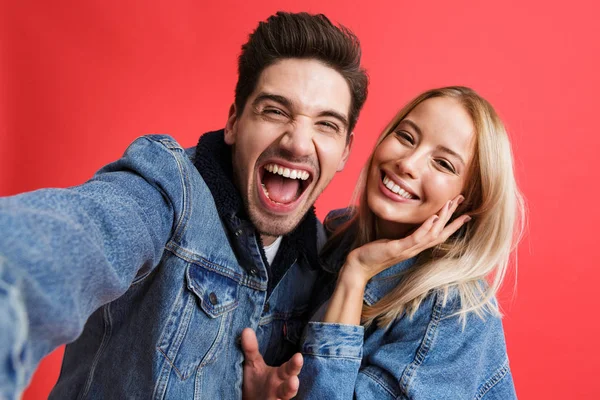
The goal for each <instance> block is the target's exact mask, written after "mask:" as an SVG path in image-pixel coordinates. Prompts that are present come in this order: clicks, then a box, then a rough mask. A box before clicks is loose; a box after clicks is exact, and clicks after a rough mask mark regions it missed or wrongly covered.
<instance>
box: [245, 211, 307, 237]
mask: <svg viewBox="0 0 600 400" xmlns="http://www.w3.org/2000/svg"><path fill="white" fill-rule="evenodd" d="M305 214H306V211H304V212H302V213H300V212H298V211H296V212H294V213H291V214H290V215H278V216H273V215H268V214H263V213H258V212H251V213H250V221H251V222H252V223H253V224H254V226H255V227H256V230H257V231H258V232H260V234H261V235H262V236H273V237H277V236H284V235H287V234H289V233H291V232H292V231H293V230H294V229H296V227H297V226H298V224H299V223H300V221H302V218H303V217H304V215H305Z"/></svg>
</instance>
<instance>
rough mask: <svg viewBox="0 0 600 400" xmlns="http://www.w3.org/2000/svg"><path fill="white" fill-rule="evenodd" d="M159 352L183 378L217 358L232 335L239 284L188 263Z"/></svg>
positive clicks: (197, 265) (211, 270)
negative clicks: (233, 315) (233, 314)
mask: <svg viewBox="0 0 600 400" xmlns="http://www.w3.org/2000/svg"><path fill="white" fill-rule="evenodd" d="M182 286H183V288H182V289H181V291H180V295H179V296H178V297H177V300H176V301H175V304H174V305H173V307H172V310H171V313H170V315H169V319H168V321H167V322H166V326H165V329H164V330H163V334H162V337H161V339H160V341H159V345H158V350H159V351H160V352H161V353H162V354H163V355H164V357H165V358H166V359H167V361H168V362H169V364H171V366H172V367H173V369H174V370H175V372H176V373H177V375H178V376H179V378H180V379H182V380H186V379H188V378H189V377H190V376H191V375H193V373H194V371H196V370H197V369H198V368H201V367H203V366H205V365H208V364H210V363H212V362H213V361H214V360H216V359H217V357H218V355H219V352H220V350H221V349H222V347H223V343H226V342H227V339H228V337H229V335H230V332H231V329H230V325H231V320H232V311H233V310H235V309H236V308H237V306H238V283H237V282H236V281H235V280H233V279H231V278H229V277H227V276H225V275H222V274H220V273H218V272H216V271H214V270H213V269H208V268H205V267H204V266H203V265H200V264H196V263H193V264H188V266H187V268H186V270H185V277H184V282H183V285H182Z"/></svg>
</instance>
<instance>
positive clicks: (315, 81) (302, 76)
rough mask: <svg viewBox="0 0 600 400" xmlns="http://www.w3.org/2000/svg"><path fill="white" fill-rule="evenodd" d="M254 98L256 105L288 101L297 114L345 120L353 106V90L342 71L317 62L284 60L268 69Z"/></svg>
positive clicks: (261, 77)
mask: <svg viewBox="0 0 600 400" xmlns="http://www.w3.org/2000/svg"><path fill="white" fill-rule="evenodd" d="M265 94H266V95H267V96H265ZM252 97H253V100H252V101H253V102H254V101H255V100H259V99H260V100H267V101H268V100H273V101H275V100H276V99H277V98H280V99H286V100H287V102H288V103H289V105H290V106H293V107H294V108H295V111H297V112H302V113H307V114H321V113H323V112H327V111H334V112H335V113H337V114H340V115H343V116H344V117H345V118H346V119H347V118H348V112H349V110H350V103H351V96H350V88H349V87H348V83H347V82H346V80H345V79H344V77H343V76H342V75H341V74H340V73H339V72H337V71H336V70H335V69H333V68H331V67H329V66H327V65H325V64H323V63H321V62H319V61H317V60H301V59H287V60H281V61H278V62H277V63H275V64H273V65H270V66H269V67H267V68H265V70H264V71H263V72H262V73H261V75H260V77H259V79H258V82H257V85H256V88H255V90H254V94H253V96H252Z"/></svg>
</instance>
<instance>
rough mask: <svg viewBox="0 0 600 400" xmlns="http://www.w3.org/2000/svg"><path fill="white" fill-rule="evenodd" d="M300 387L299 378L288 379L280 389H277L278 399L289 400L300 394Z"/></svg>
mask: <svg viewBox="0 0 600 400" xmlns="http://www.w3.org/2000/svg"><path fill="white" fill-rule="evenodd" d="M299 387H300V379H298V377H297V376H295V375H294V376H291V377H289V378H288V379H286V380H285V381H284V382H283V383H282V384H281V385H279V388H277V394H276V396H277V398H278V399H281V400H289V399H291V398H292V397H294V396H296V395H297V394H298V388H299Z"/></svg>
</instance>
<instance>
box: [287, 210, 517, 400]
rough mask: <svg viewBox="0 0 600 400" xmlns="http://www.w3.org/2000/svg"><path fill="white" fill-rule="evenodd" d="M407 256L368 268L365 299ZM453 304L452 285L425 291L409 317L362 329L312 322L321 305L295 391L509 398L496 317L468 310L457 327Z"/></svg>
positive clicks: (377, 292)
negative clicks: (371, 272) (379, 268)
mask: <svg viewBox="0 0 600 400" xmlns="http://www.w3.org/2000/svg"><path fill="white" fill-rule="evenodd" d="M344 213H346V215H348V214H349V213H350V211H346V210H344V211H342V210H336V211H332V212H331V213H330V214H329V215H328V216H327V219H326V221H325V226H326V227H327V229H328V230H329V229H330V228H331V227H330V225H331V224H330V221H332V220H334V221H338V222H336V223H335V224H334V225H339V221H340V220H341V221H344V220H347V218H344V215H343V214H344ZM332 217H333V218H332ZM333 229H334V230H335V226H334V227H333ZM346 243H351V240H350V241H346ZM341 247H344V246H341ZM338 252H344V251H343V249H342V248H340V249H338ZM336 258H337V260H336V261H334V262H333V263H334V264H339V262H343V260H344V259H345V254H341V255H340V254H338V255H337V256H336ZM413 263H414V259H409V260H406V261H404V262H401V263H399V264H397V265H394V266H393V267H391V268H389V269H387V270H385V271H383V272H381V273H379V274H378V275H376V276H375V277H374V278H373V279H372V280H371V281H369V283H368V284H367V287H366V289H365V294H364V302H365V304H368V305H373V304H375V303H376V302H377V301H379V300H380V299H382V298H383V297H384V296H385V295H386V294H387V293H389V292H390V291H391V290H392V289H393V288H394V287H395V286H396V285H397V284H398V283H399V281H400V279H401V278H400V277H399V276H398V274H400V273H402V272H403V271H406V269H408V268H410V267H411V265H413ZM334 284H335V279H332V280H331V283H330V284H329V285H328V286H329V288H328V289H325V290H323V291H322V292H323V293H321V295H325V296H327V294H328V293H329V294H330V293H331V292H332V290H333V287H334ZM459 306H460V298H459V296H457V295H456V292H451V293H450V295H449V298H448V299H447V301H444V295H443V294H442V293H440V292H433V293H431V294H430V295H428V296H427V297H426V298H425V299H424V300H423V302H422V303H421V306H420V307H419V309H418V310H417V312H416V313H415V314H414V316H413V317H412V318H411V317H408V316H406V315H403V316H401V317H399V318H398V319H396V320H395V321H393V322H392V324H391V325H390V326H389V327H386V328H378V327H377V326H376V324H373V325H372V326H371V327H369V328H368V329H364V327H362V326H356V325H343V324H334V323H323V322H318V321H319V316H320V315H319V314H322V313H323V312H324V309H325V307H326V304H325V305H323V306H322V307H321V308H320V310H319V312H318V313H317V315H316V316H315V317H313V320H314V321H313V322H309V324H308V326H307V328H306V330H305V332H304V335H303V339H302V341H301V345H302V353H303V354H304V366H303V368H302V371H301V373H300V392H299V395H298V397H297V398H299V399H315V400H316V399H328V400H334V399H352V398H354V399H378V400H379V399H381V400H383V399H436V400H437V399H452V400H454V399H495V400H510V399H515V398H516V394H515V388H514V384H513V380H512V377H511V372H510V367H509V363H508V357H507V354H506V344H505V341H504V332H503V329H502V322H501V320H500V319H499V318H497V317H492V316H488V317H487V318H486V319H481V318H479V317H477V316H476V315H473V314H470V315H469V316H468V317H467V322H466V325H465V327H464V330H463V325H462V323H461V322H460V320H459V318H458V317H457V316H455V315H453V314H454V313H455V312H456V311H457V310H458V309H459Z"/></svg>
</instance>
